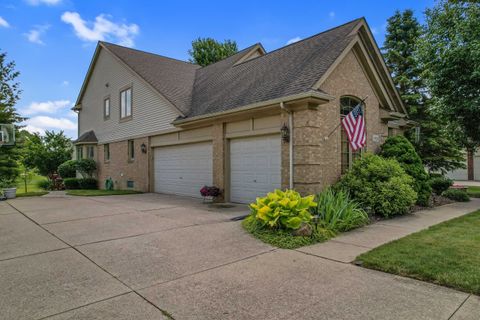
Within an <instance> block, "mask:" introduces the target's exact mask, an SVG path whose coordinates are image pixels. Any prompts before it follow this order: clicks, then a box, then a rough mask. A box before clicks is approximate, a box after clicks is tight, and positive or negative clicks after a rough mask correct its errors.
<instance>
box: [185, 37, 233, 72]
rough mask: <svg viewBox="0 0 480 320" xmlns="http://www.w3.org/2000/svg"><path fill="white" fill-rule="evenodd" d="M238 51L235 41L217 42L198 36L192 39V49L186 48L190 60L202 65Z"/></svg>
mask: <svg viewBox="0 0 480 320" xmlns="http://www.w3.org/2000/svg"><path fill="white" fill-rule="evenodd" d="M237 52H238V48H237V43H236V42H235V41H232V40H225V41H224V42H219V41H217V40H215V39H212V38H198V39H196V40H194V41H192V49H190V50H188V54H189V55H190V57H191V58H190V59H189V61H190V62H193V63H196V64H198V65H200V66H202V67H205V66H208V65H209V64H212V63H215V62H217V61H220V60H222V59H225V58H228V57H230V56H231V55H233V54H235V53H237Z"/></svg>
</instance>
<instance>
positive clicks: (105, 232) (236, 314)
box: [0, 194, 480, 320]
mask: <svg viewBox="0 0 480 320" xmlns="http://www.w3.org/2000/svg"><path fill="white" fill-rule="evenodd" d="M245 213H246V208H245V207H241V206H238V207H234V208H223V209H221V208H220V209H218V208H211V207H209V206H208V205H205V204H202V203H201V201H198V200H194V199H186V198H180V197H172V196H166V195H160V194H142V195H129V196H109V197H90V198H86V197H64V198H62V197H60V198H25V199H16V200H13V201H9V203H8V204H7V203H5V202H0V318H1V319H56V320H59V319H103V320H104V319H171V318H173V319H449V318H450V317H452V315H453V317H452V319H477V318H476V317H477V316H478V314H476V312H472V310H476V308H478V306H479V305H480V300H479V299H478V298H477V297H474V296H469V295H468V294H465V293H461V292H458V291H455V290H451V289H447V288H443V287H439V286H435V285H431V284H427V283H424V282H420V281H415V280H411V279H406V278H401V277H397V276H392V275H388V274H385V273H381V272H377V271H372V270H366V269H362V268H359V267H356V266H353V265H351V264H349V263H342V262H339V261H333V260H329V259H325V258H321V257H318V256H315V255H313V254H310V253H308V252H300V251H295V250H280V249H274V248H272V247H270V246H268V245H265V244H263V243H261V242H259V241H257V240H255V239H253V238H251V237H250V236H249V235H248V234H246V233H245V232H244V231H243V230H242V228H241V225H240V223H239V222H234V221H231V220H230V219H231V218H232V217H235V216H239V215H242V214H245Z"/></svg>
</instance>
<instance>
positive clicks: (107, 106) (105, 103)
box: [103, 98, 110, 120]
mask: <svg viewBox="0 0 480 320" xmlns="http://www.w3.org/2000/svg"><path fill="white" fill-rule="evenodd" d="M103 118H104V119H105V120H107V119H109V118H110V98H106V99H105V100H103Z"/></svg>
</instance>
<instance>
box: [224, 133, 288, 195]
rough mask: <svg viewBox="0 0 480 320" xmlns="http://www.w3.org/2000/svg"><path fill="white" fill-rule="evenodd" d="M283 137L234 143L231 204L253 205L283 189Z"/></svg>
mask: <svg viewBox="0 0 480 320" xmlns="http://www.w3.org/2000/svg"><path fill="white" fill-rule="evenodd" d="M280 156H281V141H280V136H279V135H274V136H262V137H252V138H242V139H233V140H231V141H230V201H232V202H239V203H250V202H253V201H255V198H256V197H259V196H264V195H266V194H267V193H268V192H271V191H273V190H274V189H278V188H280V187H281V175H280V170H281V168H280V166H281V165H280V163H281V162H280V161H281V160H280V158H281V157H280Z"/></svg>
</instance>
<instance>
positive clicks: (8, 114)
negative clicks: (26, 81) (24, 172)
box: [0, 52, 24, 180]
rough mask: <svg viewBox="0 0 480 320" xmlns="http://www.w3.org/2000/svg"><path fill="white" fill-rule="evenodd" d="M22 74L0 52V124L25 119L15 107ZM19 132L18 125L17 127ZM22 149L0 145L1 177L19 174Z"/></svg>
mask: <svg viewBox="0 0 480 320" xmlns="http://www.w3.org/2000/svg"><path fill="white" fill-rule="evenodd" d="M19 75H20V73H19V72H18V71H16V70H15V62H14V61H9V62H8V61H7V54H6V53H5V52H0V124H14V125H15V124H18V123H20V122H22V121H23V120H24V118H22V117H20V115H19V114H18V113H17V111H16V109H15V104H16V103H17V101H18V100H19V99H20V93H21V90H20V84H19V83H18V82H17V78H18V76H19ZM15 130H16V131H17V132H18V126H16V127H15ZM19 158H20V151H19V146H18V145H12V146H7V145H4V146H1V147H0V179H6V180H14V179H15V178H17V177H18V175H19V167H18V160H19Z"/></svg>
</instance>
